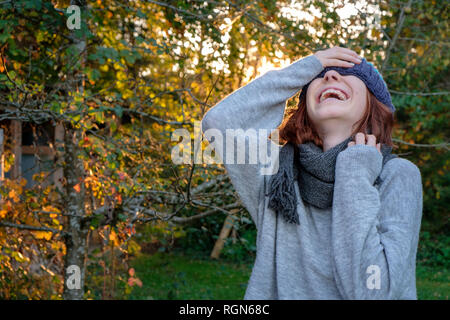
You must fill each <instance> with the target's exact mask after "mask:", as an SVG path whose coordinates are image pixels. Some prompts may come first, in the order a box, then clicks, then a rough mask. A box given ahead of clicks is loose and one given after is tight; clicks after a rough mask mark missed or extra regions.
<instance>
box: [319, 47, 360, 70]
mask: <svg viewBox="0 0 450 320" xmlns="http://www.w3.org/2000/svg"><path fill="white" fill-rule="evenodd" d="M314 55H315V56H316V58H317V59H319V61H320V63H322V66H323V67H324V68H326V67H344V68H351V67H353V66H354V65H355V63H358V64H359V63H361V61H362V58H361V57H360V56H359V55H358V54H357V53H356V52H355V51H353V50H350V49H347V48H342V47H333V48H330V49H326V50H320V51H317V52H316V53H314Z"/></svg>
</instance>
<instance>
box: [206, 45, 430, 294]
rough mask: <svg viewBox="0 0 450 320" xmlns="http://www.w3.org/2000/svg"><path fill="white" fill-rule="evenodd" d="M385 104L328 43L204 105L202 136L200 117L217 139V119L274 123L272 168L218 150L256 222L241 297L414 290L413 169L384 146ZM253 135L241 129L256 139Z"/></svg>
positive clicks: (377, 79) (371, 80)
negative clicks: (290, 104) (276, 142)
mask: <svg viewBox="0 0 450 320" xmlns="http://www.w3.org/2000/svg"><path fill="white" fill-rule="evenodd" d="M300 90H301V94H300V96H299V103H298V108H296V109H295V110H293V111H292V112H290V113H289V114H287V116H286V117H285V119H284V121H283V122H282V120H283V115H284V111H285V107H286V101H287V100H288V99H289V98H291V97H293V96H294V95H295V94H296V93H297V92H299V91H300ZM394 111H395V108H394V106H393V104H392V101H391V97H390V95H389V91H388V89H387V86H386V84H385V82H384V81H383V79H382V77H381V75H380V74H379V73H378V72H377V70H376V69H375V68H374V66H373V65H372V64H370V63H368V62H367V61H366V60H365V59H362V58H360V57H359V56H358V55H357V54H356V53H355V52H353V51H352V50H349V49H346V48H340V47H335V48H331V49H328V50H324V51H318V52H316V53H315V54H314V55H311V56H308V57H306V58H303V59H300V60H297V61H295V62H294V63H292V64H291V65H289V66H287V67H285V68H282V69H278V70H272V71H269V72H267V73H265V74H264V75H262V76H260V77H258V78H256V79H255V80H253V81H251V82H250V83H248V84H247V85H245V86H243V87H242V88H239V89H238V90H236V91H235V92H233V93H232V94H230V95H228V96H227V97H225V98H224V99H223V100H222V101H220V102H219V103H218V104H217V105H215V106H214V107H213V108H211V109H210V110H209V111H208V112H207V113H206V114H205V116H204V118H203V120H202V131H203V132H204V134H205V136H206V137H207V139H208V140H210V141H212V140H213V139H212V136H213V135H211V134H208V131H209V130H208V129H217V130H219V132H220V133H221V134H222V135H223V137H224V139H223V141H225V140H226V139H225V136H226V130H227V129H242V130H243V131H244V132H245V131H247V130H249V129H255V130H260V129H265V130H269V131H268V132H270V131H271V130H274V129H277V128H278V129H279V131H278V133H279V137H280V140H281V142H283V145H280V146H278V147H277V149H276V150H277V151H279V152H277V159H278V164H279V166H278V168H277V169H278V170H274V172H273V174H272V175H262V174H261V171H260V169H261V168H262V167H263V165H262V164H250V163H248V162H250V161H248V155H247V162H246V163H245V164H231V163H228V164H227V162H226V161H224V163H225V167H226V169H227V173H228V175H229V176H230V179H231V182H232V183H233V185H234V187H235V189H236V191H237V192H238V194H239V196H240V198H241V201H242V203H243V204H244V206H245V207H246V208H247V210H248V212H249V213H250V215H251V217H252V219H253V221H254V223H255V224H256V227H257V230H258V233H257V243H256V244H257V252H256V260H255V264H254V266H253V270H252V274H251V277H250V280H249V283H248V287H247V290H246V293H245V296H244V299H417V293H416V279H415V262H416V252H417V245H418V238H419V230H420V224H421V217H422V180H421V174H420V171H419V169H418V168H417V166H416V165H414V164H413V163H412V162H410V161H409V160H406V159H403V158H400V157H398V156H396V155H394V154H392V153H391V151H392V147H393V144H392V140H391V134H392V128H393V123H394V116H393V114H394ZM210 132H213V131H210ZM215 132H217V131H215ZM241 132H242V131H241ZM260 132H261V131H260ZM253 137H254V136H252V135H248V134H246V135H245V136H244V139H245V141H247V142H248V143H250V144H252V143H256V144H258V145H260V144H261V141H260V140H257V139H262V138H261V137H260V135H258V138H253ZM263 138H264V139H266V138H268V135H266V136H264V137H263ZM255 139H256V140H255ZM233 147H234V146H233ZM243 148H244V149H245V146H244V147H243ZM225 149H226V148H225V146H224V147H223V149H221V148H219V149H217V151H218V154H219V156H221V157H222V158H223V155H224V154H225V152H226V151H227V150H225ZM228 151H229V150H228ZM233 151H234V149H233ZM229 152H230V151H229Z"/></svg>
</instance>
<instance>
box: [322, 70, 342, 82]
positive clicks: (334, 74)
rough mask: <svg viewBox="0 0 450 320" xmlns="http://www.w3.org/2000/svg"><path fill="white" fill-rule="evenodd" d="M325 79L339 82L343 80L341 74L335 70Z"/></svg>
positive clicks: (327, 74) (329, 72) (330, 71)
mask: <svg viewBox="0 0 450 320" xmlns="http://www.w3.org/2000/svg"><path fill="white" fill-rule="evenodd" d="M323 79H324V80H325V81H332V80H334V81H338V80H340V79H341V75H340V74H339V72H337V71H335V70H328V71H327V72H326V73H325V74H324V76H323Z"/></svg>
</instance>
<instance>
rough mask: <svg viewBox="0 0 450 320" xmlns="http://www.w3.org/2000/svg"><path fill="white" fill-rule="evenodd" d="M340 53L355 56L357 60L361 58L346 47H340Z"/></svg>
mask: <svg viewBox="0 0 450 320" xmlns="http://www.w3.org/2000/svg"><path fill="white" fill-rule="evenodd" d="M338 48H339V51H341V52H344V53H346V54H348V55H351V56H354V57H355V58H361V57H360V56H359V55H358V54H357V53H356V52H355V51H353V50H351V49H348V48H344V47H338Z"/></svg>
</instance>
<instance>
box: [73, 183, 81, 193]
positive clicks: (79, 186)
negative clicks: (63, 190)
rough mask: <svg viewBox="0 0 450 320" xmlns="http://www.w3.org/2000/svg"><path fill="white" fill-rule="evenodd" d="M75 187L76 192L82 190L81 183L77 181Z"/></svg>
mask: <svg viewBox="0 0 450 320" xmlns="http://www.w3.org/2000/svg"><path fill="white" fill-rule="evenodd" d="M73 188H74V189H75V191H76V192H78V193H80V191H81V184H80V183H77V184H76V185H74V186H73Z"/></svg>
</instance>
